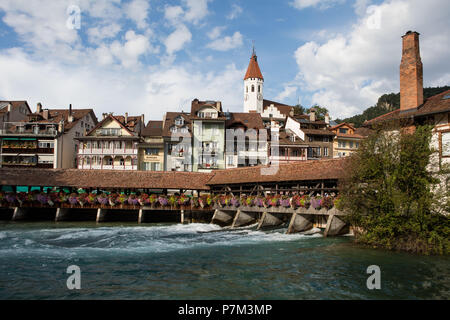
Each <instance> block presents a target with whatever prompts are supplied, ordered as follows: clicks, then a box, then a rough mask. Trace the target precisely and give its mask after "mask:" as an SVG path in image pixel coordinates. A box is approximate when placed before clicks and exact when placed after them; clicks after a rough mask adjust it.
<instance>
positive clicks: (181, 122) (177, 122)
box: [175, 117, 184, 126]
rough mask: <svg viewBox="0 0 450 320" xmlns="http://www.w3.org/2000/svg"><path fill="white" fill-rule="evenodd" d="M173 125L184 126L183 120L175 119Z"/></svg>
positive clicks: (180, 118)
mask: <svg viewBox="0 0 450 320" xmlns="http://www.w3.org/2000/svg"><path fill="white" fill-rule="evenodd" d="M175 124H176V125H177V126H182V125H183V124H184V119H183V118H182V117H178V118H176V119H175Z"/></svg>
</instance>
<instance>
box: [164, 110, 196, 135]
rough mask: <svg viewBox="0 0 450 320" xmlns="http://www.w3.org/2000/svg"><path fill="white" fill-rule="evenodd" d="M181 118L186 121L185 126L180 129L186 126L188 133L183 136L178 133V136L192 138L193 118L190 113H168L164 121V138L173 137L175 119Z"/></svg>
mask: <svg viewBox="0 0 450 320" xmlns="http://www.w3.org/2000/svg"><path fill="white" fill-rule="evenodd" d="M179 116H181V117H182V118H183V119H184V124H183V125H182V126H178V127H184V126H186V127H187V128H188V131H189V132H188V133H185V134H182V133H178V134H177V135H178V136H186V137H190V136H191V132H192V126H191V117H190V115H189V113H184V112H166V117H165V119H164V123H163V137H171V136H172V132H171V131H170V128H172V127H173V126H175V119H176V118H177V117H179Z"/></svg>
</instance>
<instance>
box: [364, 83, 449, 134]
mask: <svg viewBox="0 0 450 320" xmlns="http://www.w3.org/2000/svg"><path fill="white" fill-rule="evenodd" d="M449 94H450V90H447V91H444V92H441V93H439V94H436V95H434V96H432V97H429V98H428V99H426V100H425V102H424V103H423V104H422V105H420V106H419V107H418V108H417V109H412V110H411V112H405V113H403V112H402V111H401V110H400V109H397V110H394V111H391V112H389V113H386V114H383V115H381V116H379V117H376V118H374V119H372V120H369V121H365V122H364V124H363V125H364V126H370V125H373V124H375V123H380V122H385V121H391V120H400V119H406V118H415V117H420V116H426V115H431V114H435V113H443V112H450V98H447V99H444V97H445V96H447V95H449Z"/></svg>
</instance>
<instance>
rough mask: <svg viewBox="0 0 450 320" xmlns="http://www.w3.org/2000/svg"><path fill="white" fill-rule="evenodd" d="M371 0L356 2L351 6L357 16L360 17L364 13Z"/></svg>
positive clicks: (357, 0) (358, 0)
mask: <svg viewBox="0 0 450 320" xmlns="http://www.w3.org/2000/svg"><path fill="white" fill-rule="evenodd" d="M371 2H372V0H356V1H355V3H354V4H353V7H354V8H355V12H356V14H357V15H358V16H362V15H364V14H365V13H366V10H367V7H368V6H369V5H370V3H371Z"/></svg>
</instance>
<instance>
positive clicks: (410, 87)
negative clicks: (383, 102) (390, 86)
mask: <svg viewBox="0 0 450 320" xmlns="http://www.w3.org/2000/svg"><path fill="white" fill-rule="evenodd" d="M402 39H403V41H402V44H403V48H402V61H401V64H400V110H401V111H404V110H409V109H414V108H417V107H418V106H420V105H421V104H422V103H423V66H422V60H421V58H420V48H419V33H418V32H415V31H408V32H406V34H405V35H404V36H402Z"/></svg>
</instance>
